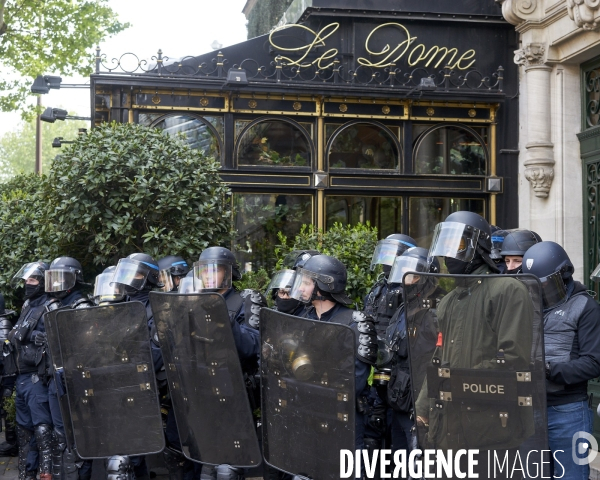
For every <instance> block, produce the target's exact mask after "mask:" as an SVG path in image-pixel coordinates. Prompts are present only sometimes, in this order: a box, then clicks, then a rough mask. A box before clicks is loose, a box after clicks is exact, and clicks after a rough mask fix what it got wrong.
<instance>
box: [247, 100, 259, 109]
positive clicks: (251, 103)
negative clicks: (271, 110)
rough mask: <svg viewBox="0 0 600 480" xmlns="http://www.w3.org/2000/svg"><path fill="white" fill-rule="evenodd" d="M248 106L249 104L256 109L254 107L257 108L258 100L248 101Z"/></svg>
mask: <svg viewBox="0 0 600 480" xmlns="http://www.w3.org/2000/svg"><path fill="white" fill-rule="evenodd" d="M248 106H249V107H250V108H251V109H252V110H254V109H255V108H256V107H257V106H258V103H257V102H256V100H250V101H249V102H248Z"/></svg>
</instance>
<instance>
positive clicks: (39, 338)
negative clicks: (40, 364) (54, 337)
mask: <svg viewBox="0 0 600 480" xmlns="http://www.w3.org/2000/svg"><path fill="white" fill-rule="evenodd" d="M47 341H48V337H47V336H46V334H45V333H44V332H38V331H36V332H34V333H33V343H35V344H36V345H37V346H38V347H41V346H43V345H46V342H47Z"/></svg>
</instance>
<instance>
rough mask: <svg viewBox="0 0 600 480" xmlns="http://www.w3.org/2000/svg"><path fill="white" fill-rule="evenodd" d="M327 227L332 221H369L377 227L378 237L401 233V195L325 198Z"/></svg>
mask: <svg viewBox="0 0 600 480" xmlns="http://www.w3.org/2000/svg"><path fill="white" fill-rule="evenodd" d="M325 209H326V212H327V213H326V217H325V218H326V221H327V228H329V227H331V226H333V224H334V223H336V222H337V223H341V224H342V225H356V224H359V223H365V222H367V221H368V222H369V223H370V224H371V226H373V227H377V231H378V235H379V238H385V237H387V236H388V235H391V234H392V233H401V229H402V198H401V197H357V196H352V197H341V196H327V197H326V198H325Z"/></svg>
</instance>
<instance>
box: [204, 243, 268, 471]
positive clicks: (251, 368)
mask: <svg viewBox="0 0 600 480" xmlns="http://www.w3.org/2000/svg"><path fill="white" fill-rule="evenodd" d="M241 278H242V275H241V273H240V270H239V266H238V263H237V259H236V258H235V255H234V254H233V252H231V250H229V249H227V248H224V247H209V248H207V249H205V250H204V251H203V252H202V253H201V254H200V257H199V258H198V261H197V262H194V291H196V292H216V293H219V294H220V295H222V296H223V298H224V299H225V303H226V305H227V310H228V313H229V319H230V322H231V327H232V332H233V338H234V341H235V346H236V349H237V352H238V356H239V358H240V361H241V364H242V372H243V374H244V380H245V381H246V388H247V391H248V398H249V400H250V408H251V410H252V411H255V410H256V409H257V408H260V393H259V381H258V378H257V376H256V375H257V373H258V356H259V348H260V336H259V331H258V328H259V314H260V309H261V308H262V307H264V306H266V300H265V299H264V297H263V295H262V294H261V293H259V292H256V291H253V290H244V291H243V292H238V291H237V290H236V289H235V287H234V286H233V282H234V281H235V280H240V279H241ZM241 475H242V472H241V471H240V470H239V469H236V468H233V467H231V466H229V465H218V466H217V467H212V466H210V465H203V467H202V473H201V477H200V478H201V479H202V480H216V479H217V478H218V479H219V480H221V479H224V480H225V479H231V480H234V479H237V478H240V477H241Z"/></svg>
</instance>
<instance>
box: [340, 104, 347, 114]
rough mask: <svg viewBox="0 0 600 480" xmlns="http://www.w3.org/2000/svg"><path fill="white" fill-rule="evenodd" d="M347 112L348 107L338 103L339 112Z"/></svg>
mask: <svg viewBox="0 0 600 480" xmlns="http://www.w3.org/2000/svg"><path fill="white" fill-rule="evenodd" d="M347 111H348V105H346V104H345V103H340V112H342V113H344V112H347Z"/></svg>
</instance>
